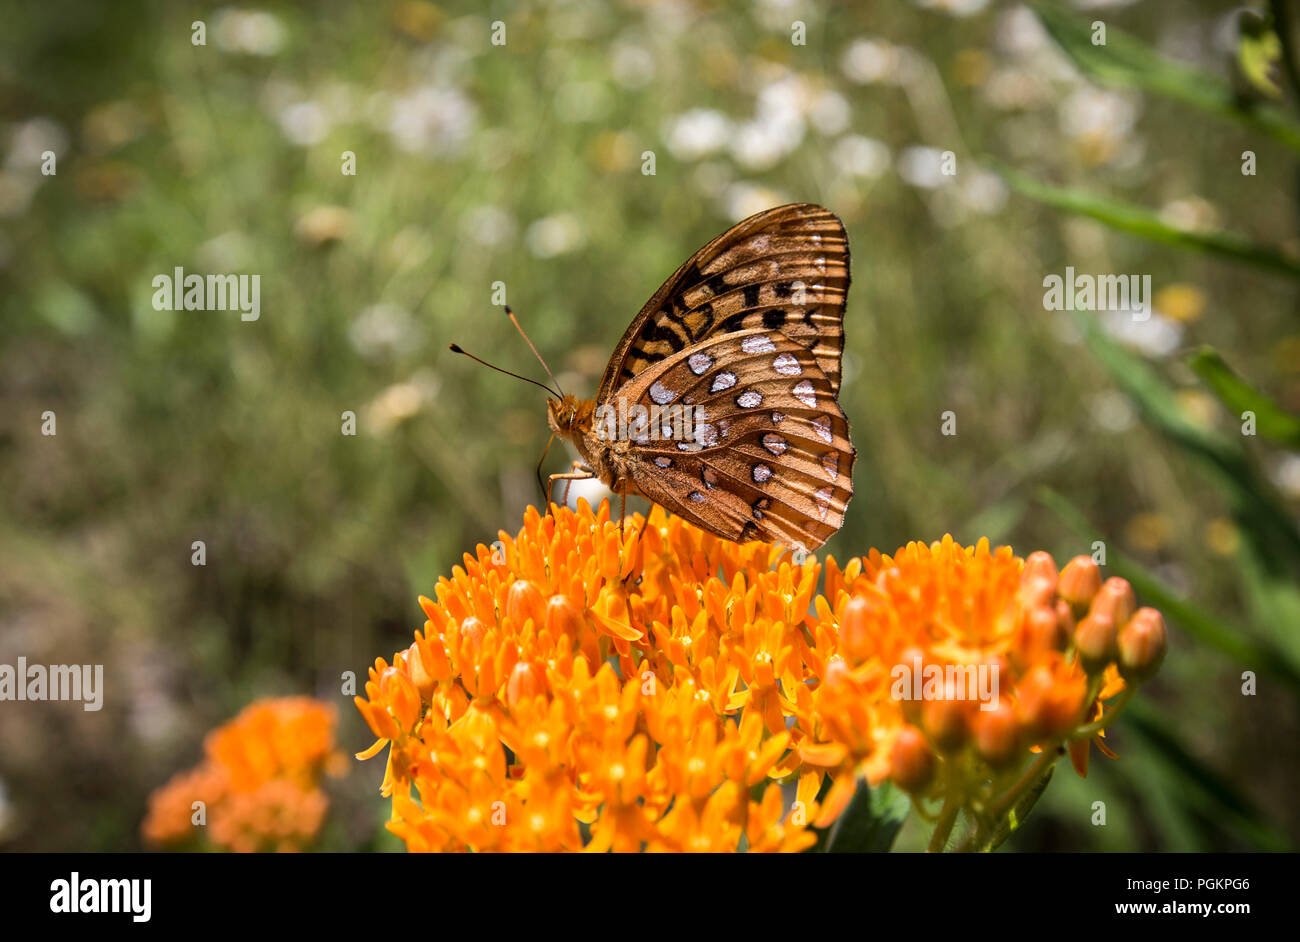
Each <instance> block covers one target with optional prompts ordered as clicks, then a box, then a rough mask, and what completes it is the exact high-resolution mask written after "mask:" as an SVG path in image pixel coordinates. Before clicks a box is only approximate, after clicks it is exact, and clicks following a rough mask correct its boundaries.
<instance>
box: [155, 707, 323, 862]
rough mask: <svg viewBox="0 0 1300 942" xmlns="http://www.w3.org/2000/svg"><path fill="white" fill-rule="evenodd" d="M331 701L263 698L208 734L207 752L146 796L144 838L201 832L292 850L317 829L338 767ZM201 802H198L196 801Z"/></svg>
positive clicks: (172, 842)
mask: <svg viewBox="0 0 1300 942" xmlns="http://www.w3.org/2000/svg"><path fill="white" fill-rule="evenodd" d="M337 719H338V717H337V714H336V711H335V709H334V707H332V706H330V705H328V704H325V703H321V702H319V701H317V700H313V699H311V698H310V697H284V698H280V699H266V700H258V701H256V702H254V703H252V704H250V705H249V706H248V707H246V708H245V709H244V710H243V711H242V712H241V713H240V714H239V715H238V716H236V717H235V718H234V719H233V720H231V721H230V722H228V723H226V724H224V725H223V726H220V727H218V728H217V729H215V730H213V731H212V732H211V733H209V734H208V736H207V739H206V740H205V742H204V752H205V754H206V758H205V760H204V761H203V762H202V763H200V764H199V765H198V766H197V767H196V768H194V769H191V770H188V771H185V772H181V773H178V774H177V775H175V776H174V777H173V778H172V779H171V781H169V782H168V783H167V784H166V785H164V786H163V787H161V788H159V789H158V790H156V791H155V792H154V793H153V794H152V795H151V796H150V797H149V812H148V814H147V816H146V817H145V820H144V823H143V825H142V828H141V829H142V832H143V834H144V837H145V840H146V841H147V842H148V843H150V844H154V845H161V846H176V845H179V844H184V843H186V842H188V841H193V840H194V839H195V838H198V837H200V836H201V835H202V834H203V833H204V832H203V831H202V830H200V827H201V826H202V825H204V824H206V826H207V827H206V836H207V840H208V842H210V843H211V844H212V845H213V846H214V847H216V848H218V849H223V850H231V851H237V852H245V853H247V852H252V851H262V850H277V851H295V850H301V849H303V848H304V847H306V846H308V845H309V844H310V843H311V842H312V841H313V840H314V839H315V837H316V834H317V832H318V831H319V830H320V826H321V823H322V822H323V821H324V818H325V813H326V811H327V810H328V808H329V800H328V799H327V798H326V796H325V793H324V791H322V790H321V788H320V780H321V777H322V775H323V774H324V773H325V772H337V771H338V770H339V768H340V764H341V761H342V756H341V755H340V754H339V753H338V752H337V751H336V750H335V748H334V727H335V724H336V722H337ZM197 803H201V804H197Z"/></svg>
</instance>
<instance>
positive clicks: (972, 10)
mask: <svg viewBox="0 0 1300 942" xmlns="http://www.w3.org/2000/svg"><path fill="white" fill-rule="evenodd" d="M914 2H915V3H916V5H917V6H918V7H920V8H921V9H922V10H939V11H941V12H943V13H949V14H951V15H953V16H974V15H975V14H976V13H982V12H983V11H984V8H985V7H987V6H988V5H989V0H914Z"/></svg>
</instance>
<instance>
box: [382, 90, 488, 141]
mask: <svg viewBox="0 0 1300 942" xmlns="http://www.w3.org/2000/svg"><path fill="white" fill-rule="evenodd" d="M477 123H478V108H477V107H475V105H474V103H473V102H472V101H470V100H469V99H468V98H466V97H465V95H464V94H462V93H461V92H460V91H459V90H458V89H455V88H451V87H448V86H440V85H424V86H421V87H420V88H417V89H415V90H414V91H413V92H411V93H409V94H407V95H402V96H399V97H398V98H396V99H394V100H393V102H392V107H391V109H390V111H389V116H388V132H389V134H391V135H392V137H393V141H394V142H395V143H396V144H397V146H398V147H400V148H402V150H405V151H409V152H411V153H415V154H424V155H426V156H431V157H433V156H439V155H443V154H454V153H457V152H458V151H460V149H461V148H462V147H463V146H464V144H465V142H466V141H468V140H469V137H470V135H471V134H472V133H473V131H474V128H475V126H476V125H477Z"/></svg>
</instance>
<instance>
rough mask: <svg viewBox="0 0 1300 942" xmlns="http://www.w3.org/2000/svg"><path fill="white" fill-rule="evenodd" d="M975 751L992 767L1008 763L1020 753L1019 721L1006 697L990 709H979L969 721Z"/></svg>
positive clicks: (999, 766)
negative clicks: (972, 732)
mask: <svg viewBox="0 0 1300 942" xmlns="http://www.w3.org/2000/svg"><path fill="white" fill-rule="evenodd" d="M971 726H972V727H973V728H974V732H975V751H976V752H978V753H979V754H980V756H982V757H983V759H984V761H985V762H987V763H988V764H989V765H991V766H993V767H994V768H1001V767H1002V766H1005V765H1008V764H1009V763H1010V762H1011V761H1012V760H1013V759H1016V758H1018V757H1019V753H1020V723H1019V721H1018V720H1017V719H1016V709H1015V707H1013V706H1012V705H1011V703H1010V702H1009V701H1007V700H1006V699H1001V700H999V701H998V705H997V706H996V707H994V708H993V709H992V710H979V711H977V712H976V713H975V717H974V719H973V720H972V722H971Z"/></svg>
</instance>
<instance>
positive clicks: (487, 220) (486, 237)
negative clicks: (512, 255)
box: [460, 206, 515, 246]
mask: <svg viewBox="0 0 1300 942" xmlns="http://www.w3.org/2000/svg"><path fill="white" fill-rule="evenodd" d="M460 228H461V232H463V233H464V234H465V238H467V239H469V240H470V241H471V242H476V243H478V244H479V245H486V246H492V245H500V244H501V243H502V242H505V241H506V240H507V239H510V238H512V237H513V236H514V234H515V218H514V217H513V216H511V215H510V214H509V213H508V212H506V211H505V210H504V209H501V208H500V207H498V206H475V207H474V208H473V209H470V210H468V211H467V212H466V213H465V214H464V215H463V216H461V220H460Z"/></svg>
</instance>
